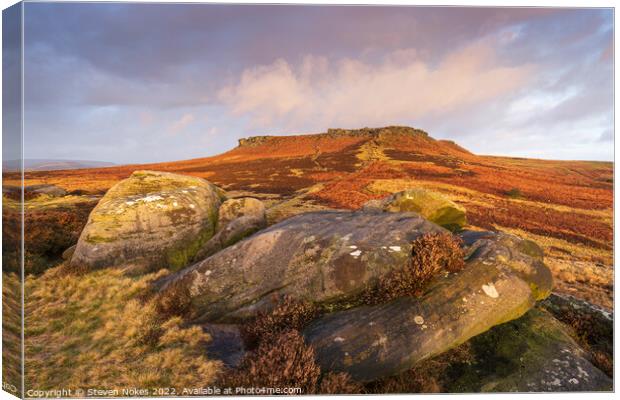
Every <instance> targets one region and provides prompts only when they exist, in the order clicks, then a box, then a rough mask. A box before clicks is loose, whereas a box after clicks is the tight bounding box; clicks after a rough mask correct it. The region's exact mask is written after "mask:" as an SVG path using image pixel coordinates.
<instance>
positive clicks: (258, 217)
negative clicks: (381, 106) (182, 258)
mask: <svg viewBox="0 0 620 400" xmlns="http://www.w3.org/2000/svg"><path fill="white" fill-rule="evenodd" d="M266 226H267V216H266V213H265V205H264V204H263V202H262V201H260V200H258V199H255V198H252V197H242V198H238V199H229V200H226V201H225V202H224V203H222V205H221V206H220V208H219V217H218V223H217V232H216V234H215V235H214V236H213V237H212V238H211V239H209V241H208V242H207V243H206V244H205V245H204V246H203V247H202V248H201V249H200V250H199V251H198V253H197V254H196V259H197V260H202V259H204V258H207V257H208V256H210V255H212V254H215V253H216V252H218V251H220V250H221V249H223V248H225V247H228V246H230V245H232V244H234V243H237V242H238V241H239V240H241V239H243V238H245V237H247V236H250V235H251V234H253V233H255V232H257V231H259V230H261V229H263V228H265V227H266Z"/></svg>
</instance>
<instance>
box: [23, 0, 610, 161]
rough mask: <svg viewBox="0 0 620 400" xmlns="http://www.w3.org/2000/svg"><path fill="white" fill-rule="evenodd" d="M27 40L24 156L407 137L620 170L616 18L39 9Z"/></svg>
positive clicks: (378, 10)
mask: <svg viewBox="0 0 620 400" xmlns="http://www.w3.org/2000/svg"><path fill="white" fill-rule="evenodd" d="M25 26H26V30H25V77H26V84H25V105H26V110H25V111H26V114H25V146H26V157H27V158H59V159H80V160H88V159H91V160H101V161H112V162H116V163H130V162H149V161H163V160H178V159H187V158H193V157H202V156H208V155H213V154H217V153H220V152H223V151H225V150H228V149H230V148H232V147H234V146H235V145H236V143H237V139H238V138H240V137H246V136H252V135H260V134H274V135H282V134H293V133H317V132H323V131H325V130H326V129H327V128H335V127H342V128H357V127H365V126H370V127H377V126H385V125H395V124H398V125H410V126H414V127H418V128H422V129H424V130H426V131H428V132H429V133H430V134H431V136H433V137H435V138H449V139H453V140H455V141H457V142H458V143H460V144H461V145H463V146H465V147H466V148H468V149H470V150H472V151H474V152H475V153H479V154H497V155H513V156H526V157H537V158H553V159H592V160H611V159H612V158H613V13H612V11H611V10H610V9H543V8H537V9H525V8H521V9H515V8H421V7H350V6H348V7H335V6H233V5H200V4H183V5H166V4H133V5H132V4H113V3H107V4H61V3H50V4H42V3H27V4H26V9H25Z"/></svg>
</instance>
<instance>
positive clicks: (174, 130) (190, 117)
mask: <svg viewBox="0 0 620 400" xmlns="http://www.w3.org/2000/svg"><path fill="white" fill-rule="evenodd" d="M194 119H195V118H194V114H183V115H182V116H181V117H180V118H179V119H177V120H176V121H174V122H173V123H172V124H171V125H170V128H169V131H170V134H172V135H176V134H178V133H180V132H182V131H183V130H184V129H185V128H187V126H188V125H189V124H191V123H192V122H194Z"/></svg>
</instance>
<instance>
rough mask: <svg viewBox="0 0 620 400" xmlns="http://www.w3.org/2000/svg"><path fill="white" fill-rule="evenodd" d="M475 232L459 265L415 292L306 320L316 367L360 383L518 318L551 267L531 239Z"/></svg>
mask: <svg viewBox="0 0 620 400" xmlns="http://www.w3.org/2000/svg"><path fill="white" fill-rule="evenodd" d="M464 236H465V237H464V240H465V241H466V242H468V241H470V240H471V239H472V237H471V235H464ZM475 236H476V238H475V239H476V240H474V242H473V243H472V245H471V246H470V248H469V255H468V258H467V260H466V267H465V269H464V270H462V271H461V272H458V273H454V274H449V275H446V276H444V277H442V278H440V279H438V280H436V281H435V282H434V283H433V284H431V286H430V288H429V289H428V291H427V292H426V294H425V295H423V296H422V297H420V298H413V297H403V298H399V299H396V300H394V301H392V302H389V303H387V304H381V305H377V306H363V307H358V308H353V309H349V310H346V311H340V312H335V313H331V314H327V315H325V316H323V317H321V318H319V319H317V320H315V321H313V322H312V323H311V324H310V325H309V326H308V327H307V328H306V329H305V330H304V332H303V333H304V336H305V338H306V340H307V341H308V342H309V343H310V344H312V345H313V346H314V348H315V349H316V355H317V360H318V362H319V364H320V365H321V366H322V367H323V368H325V369H328V370H334V371H342V372H347V373H349V374H350V375H351V376H352V377H353V378H354V379H356V380H359V381H373V380H376V379H378V378H381V377H385V376H390V375H395V374H398V373H400V372H403V371H405V370H408V369H410V368H411V367H413V366H414V365H415V364H417V363H419V362H420V361H422V360H425V359H428V358H430V357H433V356H435V355H438V354H441V353H443V352H445V351H446V350H448V349H451V348H453V347H455V346H457V345H459V344H461V343H464V342H465V341H467V340H468V339H470V338H472V337H474V336H476V335H479V334H481V333H483V332H485V331H487V330H488V329H490V328H492V327H493V326H495V325H499V324H502V323H504V322H507V321H510V320H513V319H515V318H518V317H520V316H521V315H523V314H524V313H525V312H527V311H528V310H529V309H530V308H532V307H533V306H534V304H535V303H536V301H537V300H540V299H543V298H545V297H546V296H548V295H549V293H550V291H551V288H552V277H551V272H550V271H549V269H548V268H547V267H546V266H545V265H544V263H543V262H542V258H541V257H540V256H539V253H537V252H535V251H532V249H533V247H532V244H531V243H530V244H528V245H523V243H522V242H523V241H521V240H520V239H518V238H516V237H514V236H509V235H505V234H495V233H490V232H486V233H480V234H475Z"/></svg>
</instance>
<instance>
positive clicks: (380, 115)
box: [218, 40, 535, 130]
mask: <svg viewBox="0 0 620 400" xmlns="http://www.w3.org/2000/svg"><path fill="white" fill-rule="evenodd" d="M494 45H496V42H494V41H493V40H482V41H478V42H475V43H474V44H471V45H469V46H466V47H463V48H461V49H458V50H456V51H454V52H452V53H450V54H447V55H446V56H445V57H444V58H443V59H442V60H441V61H440V62H439V63H437V64H436V65H433V64H431V63H429V62H425V61H424V60H422V59H420V58H417V57H416V52H415V49H402V50H398V51H395V52H393V53H390V54H387V55H386V56H385V57H384V58H383V60H382V61H381V62H379V63H376V64H372V63H365V62H363V61H360V60H356V59H350V58H343V59H339V60H336V61H328V60H327V59H326V58H324V57H311V56H308V57H306V58H305V59H304V61H303V62H302V63H301V64H300V65H299V66H297V67H294V66H293V65H291V64H290V63H288V62H287V61H285V60H283V59H279V60H276V61H275V62H274V63H272V64H270V65H263V66H259V67H254V68H250V69H246V70H245V71H244V72H243V73H242V75H241V77H240V78H239V79H238V82H237V83H235V84H233V85H229V86H227V87H225V88H223V89H222V90H221V91H220V92H219V96H218V98H219V99H220V100H221V101H222V102H224V103H225V104H226V105H228V106H229V107H230V109H231V110H232V113H233V114H234V115H246V114H249V115H251V120H252V123H253V125H254V126H255V127H259V128H267V127H270V126H279V127H286V128H296V129H300V128H301V129H307V130H316V129H324V128H325V127H327V126H366V125H368V126H373V125H385V124H387V123H396V122H399V121H412V120H413V121H415V120H416V119H419V118H423V117H427V116H429V115H438V114H446V115H448V114H449V113H450V112H451V111H452V110H455V109H457V108H463V107H468V106H471V105H475V104H479V103H481V102H484V101H486V100H489V99H493V98H495V97H497V96H502V95H505V94H510V93H512V92H514V91H515V90H518V88H519V87H520V86H521V85H523V84H524V82H526V81H527V79H528V78H529V77H530V76H531V74H532V71H533V70H534V68H535V66H534V65H531V64H521V65H516V66H503V65H501V63H499V62H498V60H497V58H496V57H495V50H494V47H495V46H494Z"/></svg>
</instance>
